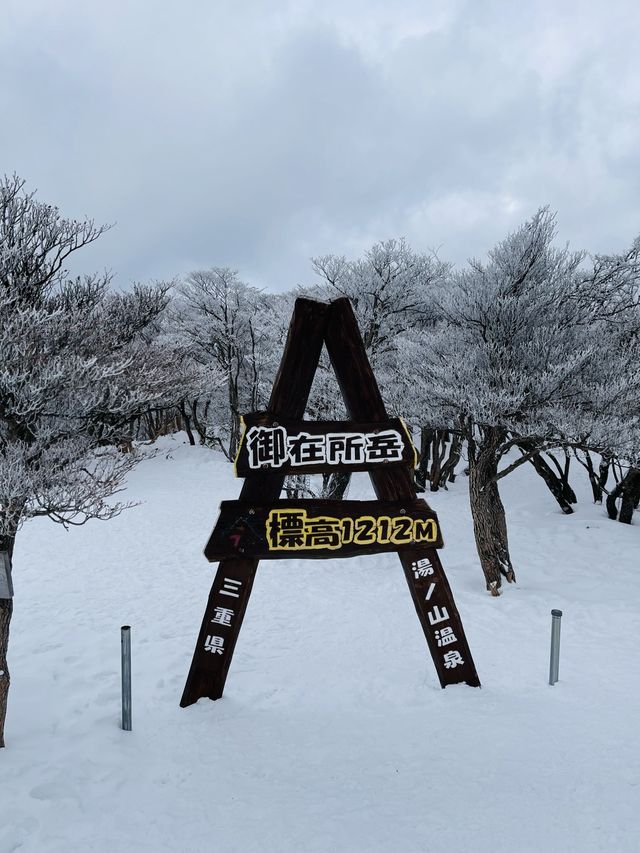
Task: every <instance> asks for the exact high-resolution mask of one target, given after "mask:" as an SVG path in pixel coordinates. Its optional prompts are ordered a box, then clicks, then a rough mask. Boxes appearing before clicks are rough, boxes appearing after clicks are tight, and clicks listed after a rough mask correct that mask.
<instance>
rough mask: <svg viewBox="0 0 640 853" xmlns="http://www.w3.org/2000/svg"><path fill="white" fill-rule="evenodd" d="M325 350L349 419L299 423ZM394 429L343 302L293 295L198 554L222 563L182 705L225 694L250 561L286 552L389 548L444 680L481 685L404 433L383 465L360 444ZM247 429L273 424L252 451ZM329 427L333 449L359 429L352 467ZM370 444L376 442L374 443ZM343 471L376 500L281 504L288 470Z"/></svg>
mask: <svg viewBox="0 0 640 853" xmlns="http://www.w3.org/2000/svg"><path fill="white" fill-rule="evenodd" d="M323 345H326V347H327V351H328V353H329V358H330V360H331V364H332V366H333V369H334V371H335V374H336V377H337V379H338V384H339V386H340V390H341V392H342V396H343V398H344V402H345V405H346V408H347V412H348V415H349V417H350V418H351V420H350V421H349V422H339V423H338V424H337V423H336V422H333V423H330V422H327V423H324V424H322V423H317V424H311V423H307V422H304V421H302V417H303V415H304V411H305V408H306V404H307V399H308V396H309V392H310V390H311V385H312V382H313V377H314V375H315V372H316V368H317V366H318V362H319V360H320V353H321V350H322V347H323ZM399 426H402V424H401V422H400V421H397V420H395V421H394V420H393V419H390V418H389V417H388V415H387V412H386V409H385V406H384V403H383V401H382V397H381V396H380V391H379V389H378V385H377V383H376V380H375V377H374V375H373V371H372V370H371V365H370V364H369V360H368V358H367V354H366V351H365V348H364V344H363V342H362V337H361V336H360V332H359V329H358V324H357V322H356V319H355V316H354V314H353V310H352V308H351V305H350V303H349V300H348V299H344V298H343V299H337V300H335V301H334V302H332V303H330V304H325V303H322V302H316V301H314V300H311V299H297V300H296V304H295V308H294V312H293V317H292V319H291V325H290V327H289V334H288V337H287V342H286V344H285V350H284V354H283V357H282V362H281V364H280V369H279V371H278V374H277V376H276V380H275V382H274V386H273V390H272V392H271V398H270V400H269V404H268V412H267V413H262V414H260V413H258V414H255V415H251V416H247V418H246V427H247V428H246V432H245V437H244V440H243V445H244V448H243V447H241V449H240V452H239V454H238V465H237V470H238V474H239V475H240V476H245V478H246V479H245V481H244V484H243V486H242V489H241V492H240V499H239V501H225V502H223V504H222V507H221V512H220V517H219V519H218V521H217V523H216V526H215V528H214V531H213V533H212V535H211V538H210V539H209V542H208V544H207V547H206V549H205V554H206V556H207V558H208V559H209V560H211V561H214V560H220V565H219V567H218V571H217V573H216V577H215V580H214V582H213V586H212V588H211V592H210V594H209V600H208V602H207V607H206V609H205V614H204V618H203V620H202V626H201V628H200V633H199V635H198V639H197V642H196V648H195V651H194V654H193V660H192V662H191V668H190V670H189V675H188V676H187V682H186V684H185V688H184V692H183V694H182V699H181V702H180V704H181V705H182V706H183V707H185V706H187V705H191V704H192V703H193V702H197V701H198V699H199V698H201V697H208V698H210V699H219V698H220V697H221V696H222V694H223V691H224V685H225V682H226V678H227V673H228V671H229V667H230V665H231V660H232V658H233V652H234V649H235V644H236V641H237V639H238V635H239V632H240V628H241V626H242V620H243V618H244V614H245V611H246V607H247V603H248V601H249V597H250V595H251V589H252V586H253V580H254V578H255V573H256V570H257V567H258V562H259V560H260V559H273V558H283V557H284V558H286V557H295V558H302V557H304V558H308V557H329V558H330V557H338V556H340V557H341V556H351V555H354V554H362V553H375V552H379V551H396V552H397V553H398V557H399V558H400V562H401V564H402V567H403V570H404V574H405V578H406V580H407V584H408V586H409V590H410V593H411V597H412V599H413V603H414V606H415V609H416V613H417V614H418V618H419V620H420V624H421V625H422V629H423V632H424V635H425V638H426V640H427V645H428V647H429V651H430V652H431V656H432V658H433V662H434V665H435V668H436V672H437V674H438V678H439V680H440V684H441V686H442V687H446V686H447V685H449V684H459V683H466V684H469V685H471V686H474V687H478V686H479V685H480V680H479V678H478V674H477V672H476V668H475V665H474V663H473V658H472V656H471V651H470V649H469V645H468V643H467V640H466V636H465V633H464V629H463V627H462V620H461V619H460V614H459V613H458V609H457V607H456V604H455V601H454V599H453V594H452V592H451V588H450V586H449V583H448V581H447V578H446V576H445V574H444V570H443V568H442V564H441V562H440V558H439V557H438V552H437V550H436V548H438V547H440V546H441V545H442V536H441V533H440V527H439V524H438V520H437V517H436V515H435V513H434V512H433V511H432V510H431V509H430V508H429V506H428V504H427V503H426V502H425V501H422V500H418V499H417V495H416V490H415V487H414V484H413V479H412V475H411V472H410V470H409V468H410V467H411V466H412V465H413V462H412V461H411V460H410V449H409V444H410V439H409V441H408V442H406V441H405V439H404V438H401V441H402V451H401V452H402V457H401V458H397V457H398V456H399V454H400V445H399V444H398V443H397V439H396V438H395V436H393V437H389V438H388V439H385V442H386V444H385V446H386V451H385V452H387V451H388V449H389V447H390V446H392V447H393V448H394V450H393V453H394V454H395V455H394V458H393V459H392V460H389V461H387V462H386V463H385V462H384V461H381V460H379V459H373V458H371V455H369V457H368V458H367V455H366V448H367V447H369V448H371V447H374V446H375V441H374V442H371V443H370V444H369V443H368V437H369V436H372V435H375V434H376V432H375V431H376V429H377V430H378V431H379V432H378V435H380V434H382V433H388V432H389V431H395V432H396V433H398V434H401V432H400V429H399ZM252 427H257V428H261V427H262V428H265V427H267V428H269V430H271V432H270V433H269V434H268V435H267V433H261V434H258V433H254V434H253V436H254V438H255V440H256V441H258V439H259V441H258V443H259V444H260V443H262V445H263V446H262V449H260V450H258V449H257V445H256V446H253V445H252V447H251V448H249V446H248V442H247V439H248V433H249V430H250V429H251V428H252ZM275 430H278V432H277V433H276V432H275ZM402 432H403V433H404V432H405V430H404V428H403V429H402ZM303 433H305V435H302V434H303ZM333 433H341V434H342V435H341V437H340V439H339V442H338V444H337V447H338V448H345V447H346V443H347V442H348V441H349V438H350V437H354V436H358V437H357V438H351V440H352V441H354V442H355V445H356V446H358V447H359V448H363V449H360V450H357V451H355V450H352V451H349V453H361V454H363V453H364V456H362V457H361V458H360V461H359V462H353V464H352V462H351V461H350V460H346V458H345V459H340V461H334V459H337V456H336V454H337V453H338V451H337V450H336V449H335V447H334V448H333V449H331V448H330V443H329V438H328V437H329V435H331V434H333ZM401 435H402V434H401ZM290 439H291V443H290ZM301 440H302V443H303V444H304V445H305V446H306V448H307V449H306V450H305V454H306V455H305V456H304V464H303V462H302V460H303V455H302V451H301V450H300V448H299V444H298V443H299V442H300V441H301ZM377 446H378V448H380V443H378V445H377ZM274 447H275V448H277V449H273V448H274ZM314 448H315V449H314ZM340 452H342V453H346V450H340ZM261 454H262V458H261ZM332 454H333V455H332ZM311 455H313V456H314V458H310V456H311ZM328 459H329V461H327V460H328ZM298 460H300V464H299V465H297V464H296V463H297V462H298ZM254 465H259V466H260V467H259V468H255V467H253V466H254ZM263 465H264V466H265V467H263ZM306 466H308V467H306ZM358 466H361V467H358ZM362 466H366V467H362ZM340 467H341V468H342V469H343V470H368V471H369V476H370V477H371V482H372V484H373V487H374V490H375V493H376V496H377V498H378V500H377V501H373V502H371V501H362V502H360V501H320V500H313V501H285V500H280V495H281V493H282V488H283V485H284V478H285V474H286V473H288V472H290V471H298V472H299V473H309V472H310V471H316V472H324V471H327V470H334V469H335V468H340ZM403 510H404V512H403Z"/></svg>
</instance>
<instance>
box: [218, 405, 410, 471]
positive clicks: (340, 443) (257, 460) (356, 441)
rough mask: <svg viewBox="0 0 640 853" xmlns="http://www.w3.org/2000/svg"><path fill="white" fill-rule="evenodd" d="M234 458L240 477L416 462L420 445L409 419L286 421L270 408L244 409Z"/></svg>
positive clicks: (365, 468)
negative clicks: (250, 411)
mask: <svg viewBox="0 0 640 853" xmlns="http://www.w3.org/2000/svg"><path fill="white" fill-rule="evenodd" d="M242 424H243V433H242V438H241V441H240V447H239V449H238V454H237V457H236V460H235V472H236V476H237V477H247V476H251V475H252V474H255V473H257V472H259V471H274V470H277V471H278V472H279V473H281V474H287V473H293V472H295V473H300V474H303V473H305V474H321V473H325V472H328V471H332V470H336V469H339V468H342V469H345V470H346V469H348V470H350V471H370V470H372V469H373V468H376V467H377V466H378V465H404V466H407V467H411V468H415V466H416V464H417V453H416V449H415V447H414V445H413V442H412V440H411V436H410V434H409V431H408V430H407V427H406V425H405V423H404V421H403V420H402V419H401V418H391V419H389V420H387V421H385V422H384V423H353V422H352V421H286V422H285V421H281V420H278V419H277V418H275V417H273V416H270V415H269V414H268V413H266V412H256V413H254V414H251V415H245V417H244V418H243V419H242Z"/></svg>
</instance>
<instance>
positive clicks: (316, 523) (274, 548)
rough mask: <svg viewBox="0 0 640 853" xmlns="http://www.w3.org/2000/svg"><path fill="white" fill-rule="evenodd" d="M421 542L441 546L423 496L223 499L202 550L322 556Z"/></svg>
mask: <svg viewBox="0 0 640 853" xmlns="http://www.w3.org/2000/svg"><path fill="white" fill-rule="evenodd" d="M425 545H431V546H432V547H434V548H440V547H442V536H441V535H440V528H439V526H438V519H437V517H436V514H435V513H434V512H433V511H432V510H430V509H429V507H428V506H427V503H426V502H425V501H423V500H414V501H404V503H401V502H399V501H389V502H384V501H329V500H324V501H321V500H315V501H314V500H299V501H278V502H277V503H276V504H268V505H256V504H251V503H244V502H241V501H223V502H222V504H221V505H220V515H219V516H218V521H217V522H216V526H215V528H214V531H213V533H212V534H211V538H210V539H209V542H208V543H207V547H206V548H205V550H204V553H205V556H206V558H207V559H208V560H211V561H213V560H224V559H225V557H232V556H245V557H257V558H258V559H260V560H269V559H271V560H278V559H282V558H283V557H296V556H297V557H304V558H323V559H326V558H327V557H332V556H333V557H355V556H358V555H359V554H377V553H380V552H384V551H397V550H398V548H420V547H422V548H424V546H425Z"/></svg>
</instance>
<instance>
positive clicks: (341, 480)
mask: <svg viewBox="0 0 640 853" xmlns="http://www.w3.org/2000/svg"><path fill="white" fill-rule="evenodd" d="M350 482H351V472H350V471H335V472H334V473H333V474H323V475H322V497H323V498H327V499H330V500H333V501H341V500H342V499H343V498H344V495H345V492H346V491H347V487H348V485H349V483H350Z"/></svg>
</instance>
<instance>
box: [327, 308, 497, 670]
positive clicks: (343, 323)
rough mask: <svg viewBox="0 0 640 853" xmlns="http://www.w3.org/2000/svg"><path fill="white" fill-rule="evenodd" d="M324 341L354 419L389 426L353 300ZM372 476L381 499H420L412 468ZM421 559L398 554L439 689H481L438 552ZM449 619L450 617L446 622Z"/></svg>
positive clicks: (336, 315)
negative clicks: (419, 562) (453, 686)
mask: <svg viewBox="0 0 640 853" xmlns="http://www.w3.org/2000/svg"><path fill="white" fill-rule="evenodd" d="M325 342H326V345H327V350H328V352H329V358H330V359H331V364H332V365H333V369H334V371H335V374H336V376H337V379H338V384H339V385H340V390H341V391H342V396H343V398H344V402H345V405H346V407H347V412H348V414H349V416H350V417H351V418H353V419H354V420H357V421H366V420H371V421H374V422H376V423H382V422H384V421H386V420H387V411H386V408H385V405H384V402H383V400H382V396H381V395H380V390H379V388H378V383H377V382H376V378H375V376H374V374H373V370H372V369H371V365H370V364H369V359H368V358H367V353H366V350H365V348H364V344H363V342H362V337H361V335H360V330H359V328H358V323H357V320H356V318H355V315H354V313H353V309H352V308H351V304H350V302H349V300H348V299H346V298H345V299H337V300H335V302H332V303H331V309H330V313H329V319H328V322H327V333H326V340H325ZM369 476H370V477H371V482H372V484H373V488H374V490H375V492H376V495H377V496H378V498H379V499H380V500H383V501H402V500H409V501H410V500H414V499H415V497H416V491H415V487H414V484H413V481H412V478H411V474H410V472H409V471H408V470H407V469H403V468H394V469H384V470H380V469H376V470H373V471H370V472H369ZM422 554H423V556H422V559H423V560H424V561H425V562H424V563H423V564H422V567H420V566H418V565H417V561H416V554H415V552H414V551H404V550H402V551H399V557H400V562H401V563H402V567H403V569H404V573H405V578H406V579H407V583H408V585H409V590H410V591H411V597H412V599H413V603H414V606H415V608H416V612H417V614H418V618H419V619H420V624H421V625H422V630H423V631H424V635H425V637H426V640H427V645H428V646H429V651H430V652H431V656H432V658H433V662H434V664H435V667H436V672H437V673H438V678H439V680H440V684H441V686H442V687H446V686H448V685H450V684H458V683H461V682H462V683H465V684H469V685H471V686H472V687H479V686H480V679H479V678H478V673H477V671H476V667H475V664H474V662H473V658H472V656H471V651H470V649H469V644H468V643H467V638H466V635H465V633H464V629H463V627H462V620H461V618H460V614H459V613H458V608H457V607H456V604H455V601H454V598H453V594H452V592H451V587H450V586H449V582H448V580H447V577H446V575H445V573H444V569H443V568H442V563H441V562H440V559H439V557H438V553H437V551H436V550H435V549H434V548H428V549H424V551H423V552H422ZM420 572H426V574H420ZM445 614H446V618H443V617H445ZM445 629H446V633H445V634H444V636H443V631H445ZM449 631H450V633H449ZM452 637H455V641H453V640H452V639H451V638H452Z"/></svg>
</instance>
